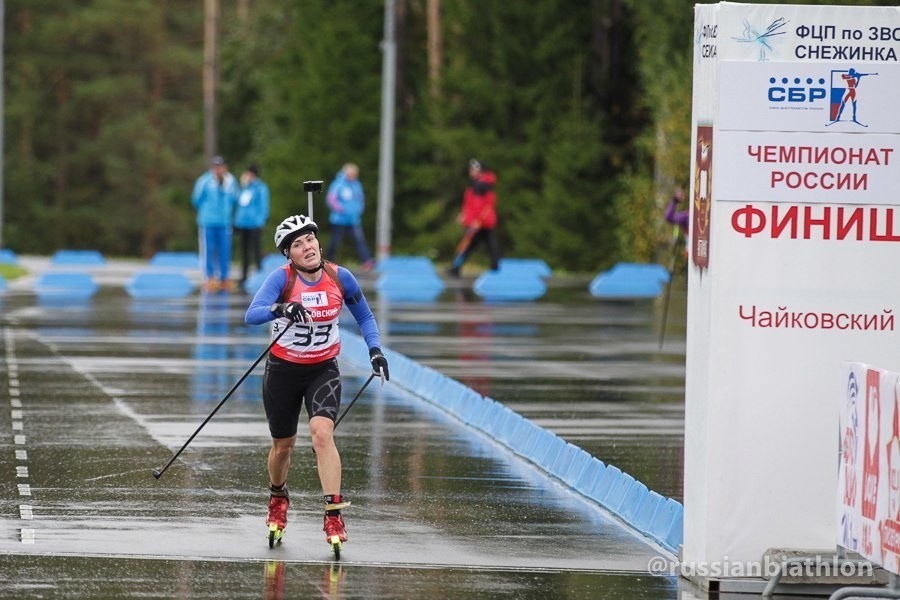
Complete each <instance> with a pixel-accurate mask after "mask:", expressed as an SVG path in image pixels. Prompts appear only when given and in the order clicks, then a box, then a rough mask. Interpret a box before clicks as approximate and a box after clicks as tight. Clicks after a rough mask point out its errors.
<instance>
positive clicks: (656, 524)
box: [341, 332, 684, 554]
mask: <svg viewBox="0 0 900 600" xmlns="http://www.w3.org/2000/svg"><path fill="white" fill-rule="evenodd" d="M341 340H342V343H343V349H344V353H345V356H346V357H347V358H348V359H350V360H352V361H353V362H355V363H357V364H360V365H366V366H368V364H369V360H368V357H369V353H368V350H367V348H366V344H365V342H364V341H363V339H362V338H361V337H360V336H359V335H357V334H355V333H352V332H342V335H341ZM384 352H385V356H387V358H388V360H389V361H390V365H391V383H392V384H394V385H397V386H398V387H402V388H403V389H405V390H407V391H409V392H410V393H412V394H414V395H416V396H418V397H420V398H422V399H424V400H426V401H428V402H429V403H431V404H433V405H435V406H436V407H438V408H440V409H441V410H443V411H445V412H447V413H449V414H450V415H451V416H453V417H454V418H456V419H457V420H459V421H461V422H462V423H465V424H466V425H468V426H470V427H472V428H473V429H476V430H478V431H479V432H481V433H482V434H484V435H486V436H488V437H490V438H492V439H493V440H494V441H495V442H496V443H498V444H500V445H501V446H503V447H505V448H507V449H508V450H510V451H511V452H512V453H514V454H516V455H517V456H519V457H520V458H522V459H524V460H527V461H529V462H530V463H532V464H533V465H534V466H535V467H536V468H539V469H541V470H543V471H545V472H546V473H548V474H549V475H551V476H553V477H554V478H556V479H558V480H559V481H561V482H562V483H564V484H566V485H567V486H569V487H570V488H571V489H572V490H574V491H575V492H577V493H579V494H581V495H582V496H584V497H585V498H587V499H589V500H591V501H593V502H595V503H596V504H598V505H599V506H601V507H603V508H604V509H606V510H607V511H608V512H609V513H610V514H612V515H614V516H615V517H616V518H618V519H619V520H620V521H622V522H623V523H625V524H626V525H627V526H628V527H630V528H631V529H632V530H633V531H635V532H637V533H638V534H639V535H643V536H645V537H646V538H648V539H649V540H652V541H653V542H655V543H656V544H658V545H659V546H660V547H662V548H665V549H666V550H668V551H670V552H672V553H673V554H677V552H678V547H679V546H680V545H681V543H682V539H683V528H684V508H683V507H682V505H681V503H679V502H678V501H677V500H674V499H672V498H665V497H663V496H661V495H660V494H658V493H656V492H654V491H651V490H648V489H647V486H646V485H645V484H643V483H642V482H640V481H638V480H636V479H635V478H634V477H632V476H631V475H629V474H628V473H623V472H622V470H621V469H619V468H618V467H615V466H613V465H607V464H605V463H604V462H603V461H601V460H600V459H598V458H596V457H594V456H591V455H590V454H589V453H588V452H586V451H584V450H583V449H582V448H579V447H578V446H576V445H574V444H572V443H570V442H566V441H565V440H563V439H562V438H561V437H559V436H558V435H556V434H555V433H553V432H552V431H549V430H547V429H544V428H543V427H540V426H539V425H537V424H536V423H534V422H533V421H531V420H529V419H527V418H525V417H523V416H522V415H520V414H518V413H516V412H515V411H513V410H511V409H509V408H508V407H507V406H505V405H503V404H502V403H499V402H496V401H495V400H493V399H491V398H489V397H487V396H482V395H481V394H479V393H478V392H476V391H474V390H473V389H471V388H469V387H466V386H465V385H463V384H462V383H460V382H459V381H456V380H455V379H452V378H450V377H447V376H446V375H444V374H442V373H439V372H438V371H435V370H434V369H431V368H430V367H427V366H424V365H421V364H419V363H417V362H415V361H413V360H411V359H409V358H408V357H406V356H404V355H402V354H399V353H397V352H394V351H392V350H389V349H385V350H384Z"/></svg>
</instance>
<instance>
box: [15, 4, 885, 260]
mask: <svg viewBox="0 0 900 600" xmlns="http://www.w3.org/2000/svg"><path fill="white" fill-rule="evenodd" d="M848 3H852V2H844V4H848ZM209 4H210V2H209V0H207V1H206V2H204V1H203V0H190V1H189V0H177V1H176V0H79V1H74V0H73V1H67V2H59V1H57V0H7V1H6V3H5V7H6V14H5V47H4V85H5V88H4V105H5V113H4V119H5V120H4V129H5V136H4V140H3V142H4V144H5V145H4V202H3V221H2V222H3V231H2V242H3V246H5V247H8V248H11V249H13V250H14V251H16V252H19V253H38V254H48V253H51V252H52V251H54V250H56V249H58V248H81V249H98V250H100V251H101V252H103V253H104V254H105V255H107V256H142V257H149V256H151V255H152V254H154V253H155V252H157V251H159V250H196V245H197V241H196V226H195V214H194V211H193V209H192V207H191V203H190V193H191V188H192V186H193V183H194V180H195V179H196V177H197V176H198V175H200V173H201V172H202V171H204V170H205V169H206V168H207V161H208V158H209V157H208V156H207V152H205V150H204V135H205V130H204V95H203V75H204V40H205V31H204V24H205V17H206V13H205V10H208V6H209ZM217 4H218V6H219V11H220V13H219V19H218V27H217V31H218V44H217V49H218V52H217V56H218V60H217V66H218V83H217V86H216V89H217V93H216V104H215V107H216V111H215V124H216V127H215V131H216V140H217V144H216V152H217V153H219V154H222V155H224V156H225V157H226V158H227V159H228V160H229V164H230V165H231V168H232V171H233V172H236V173H238V174H239V173H240V171H241V170H242V169H243V168H244V167H246V166H247V164H249V163H250V162H256V163H258V164H259V165H260V167H261V170H262V177H263V179H264V180H265V181H266V182H267V183H268V184H269V185H270V187H271V190H272V205H273V206H272V212H273V214H272V217H271V218H270V223H269V228H274V225H275V224H276V223H277V222H278V220H280V219H281V218H282V217H284V216H286V215H288V214H293V213H296V212H305V210H306V206H307V203H306V200H307V199H306V194H305V193H303V191H302V182H303V181H304V180H307V179H324V180H325V181H326V184H327V182H328V181H330V180H331V179H332V178H333V177H334V174H335V173H336V172H337V171H338V170H339V169H340V167H341V165H342V164H343V163H345V162H347V161H352V162H356V163H357V164H359V165H360V169H361V174H360V175H361V176H360V179H361V181H362V183H363V185H364V187H365V189H366V194H367V210H366V214H365V220H364V225H365V230H366V234H367V236H368V238H369V240H370V244H371V245H373V246H374V241H375V224H376V216H377V210H376V202H377V190H378V177H379V175H378V165H379V139H380V131H379V127H380V117H381V84H382V82H381V79H382V76H381V72H382V50H381V43H382V39H383V36H384V3H383V2H382V1H381V0H378V1H376V0H217ZM820 4H825V3H823V2H820ZM859 4H886V3H878V2H859ZM693 6H694V2H689V1H687V0H584V1H573V0H540V1H539V2H524V1H501V0H396V11H395V16H396V38H397V74H398V80H397V88H396V90H397V92H396V129H395V131H396V133H395V140H396V141H395V144H396V146H395V157H394V165H395V168H394V198H393V212H392V215H393V226H392V252H393V253H394V254H416V255H427V256H430V257H431V258H433V259H434V260H435V261H437V262H446V261H448V260H449V258H450V255H451V253H452V251H453V248H454V247H455V244H456V242H457V240H458V238H459V236H460V235H461V233H462V232H461V231H460V229H459V226H458V225H457V224H456V223H455V216H456V214H457V213H458V210H459V206H460V202H461V198H462V192H463V188H464V187H465V185H466V183H467V176H466V162H467V160H468V158H470V157H472V156H476V157H478V158H479V159H480V160H482V161H483V162H485V163H486V164H487V165H488V166H489V167H490V168H492V169H493V170H494V171H495V172H496V173H497V175H498V186H497V190H498V210H499V214H500V219H501V224H500V230H499V231H500V235H501V243H502V246H503V252H504V255H506V256H516V257H539V258H543V259H544V260H546V261H547V263H548V264H550V266H552V267H553V268H554V269H558V270H564V271H582V272H594V271H597V270H598V269H601V268H606V267H608V266H610V265H612V264H613V263H615V262H617V261H622V260H625V261H647V260H657V259H659V258H660V256H661V254H662V253H666V252H668V250H667V248H668V241H667V240H668V236H669V229H668V228H667V227H664V226H663V222H662V219H661V216H660V215H661V210H662V207H663V205H664V203H665V201H666V200H667V199H668V195H669V194H670V193H671V191H672V190H673V188H674V187H675V186H686V185H687V173H688V169H689V163H690V157H689V152H688V148H689V143H690V95H691V65H692V54H691V53H692V50H693V45H692V31H693ZM317 206H318V208H317V212H316V215H315V216H316V219H317V220H319V221H320V222H321V221H325V220H326V209H325V206H324V203H323V202H321V201H320V204H318V205H317ZM268 237H269V236H268V235H267V236H266V239H268Z"/></svg>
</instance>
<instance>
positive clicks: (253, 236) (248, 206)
mask: <svg viewBox="0 0 900 600" xmlns="http://www.w3.org/2000/svg"><path fill="white" fill-rule="evenodd" d="M268 220H269V186H267V185H266V183H265V182H264V181H263V180H262V179H260V178H259V167H258V166H257V165H255V164H253V165H250V166H249V167H247V170H246V171H244V174H243V175H241V195H240V196H239V197H238V202H237V210H236V211H235V213H234V231H235V233H236V234H237V236H238V241H239V242H240V245H241V281H240V287H243V286H244V282H245V281H247V274H248V272H249V271H250V264H251V261H252V264H253V265H254V266H255V267H256V270H257V271H259V270H260V269H262V231H263V227H265V225H266V221H268Z"/></svg>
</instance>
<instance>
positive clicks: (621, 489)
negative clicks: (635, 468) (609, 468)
mask: <svg viewBox="0 0 900 600" xmlns="http://www.w3.org/2000/svg"><path fill="white" fill-rule="evenodd" d="M632 485H634V477H632V476H631V475H629V474H628V473H622V474H621V475H619V478H618V479H616V482H615V483H614V484H613V486H612V488H611V489H610V490H609V493H608V494H606V497H605V498H604V499H603V505H604V506H605V507H606V508H608V509H609V510H611V511H613V512H614V513H616V514H618V513H619V510H620V509H621V507H622V503H623V502H624V501H625V497H626V496H627V495H628V491H629V490H630V489H631V486H632Z"/></svg>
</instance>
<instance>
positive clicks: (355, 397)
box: [334, 371, 375, 429]
mask: <svg viewBox="0 0 900 600" xmlns="http://www.w3.org/2000/svg"><path fill="white" fill-rule="evenodd" d="M373 379H375V371H372V374H371V375H369V378H368V379H366V382H365V383H364V384H363V386H362V387H361V388H359V391H358V392H356V395H355V396H353V400H351V401H350V404H348V405H347V408H345V409H344V412H343V413H341V416H339V417H338V418H337V421H335V422H334V428H335V429H337V426H338V423H340V422H341V421H342V420H343V419H344V417H346V416H347V413H348V412H350V409H351V408H353V405H354V404H356V401H357V400H359V397H360V395H361V394H362V393H363V390H365V389H366V388H367V387H368V386H369V384H370V383H372V380H373Z"/></svg>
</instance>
